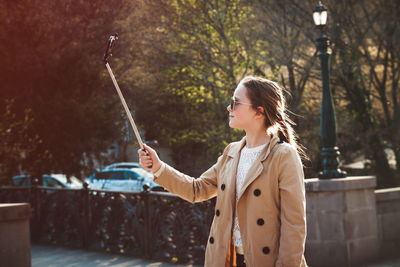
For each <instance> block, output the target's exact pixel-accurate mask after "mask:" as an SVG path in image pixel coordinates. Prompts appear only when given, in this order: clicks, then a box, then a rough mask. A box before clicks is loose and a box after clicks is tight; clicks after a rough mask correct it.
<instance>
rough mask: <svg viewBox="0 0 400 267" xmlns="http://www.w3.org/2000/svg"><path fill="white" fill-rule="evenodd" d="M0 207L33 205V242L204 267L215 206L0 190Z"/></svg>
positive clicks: (155, 195) (140, 196) (144, 197)
mask: <svg viewBox="0 0 400 267" xmlns="http://www.w3.org/2000/svg"><path fill="white" fill-rule="evenodd" d="M0 202H3V203H4V202H6V203H10V202H14V203H15V202H27V203H30V204H31V206H32V217H31V223H30V225H31V235H32V240H33V241H34V242H38V243H51V244H58V245H61V246H70V247H77V248H84V249H91V250H100V251H106V252H112V253H122V254H128V255H132V256H134V257H140V258H146V259H151V260H159V261H164V262H174V263H193V264H203V263H204V253H205V246H206V244H207V236H208V232H209V228H210V225H211V221H212V218H213V216H214V206H215V200H210V201H206V202H202V203H196V204H192V203H189V202H187V201H184V200H182V199H180V198H179V197H177V196H175V195H172V194H169V193H163V192H140V193H136V192H116V191H108V190H91V189H88V188H83V189H55V188H47V187H37V186H35V187H0Z"/></svg>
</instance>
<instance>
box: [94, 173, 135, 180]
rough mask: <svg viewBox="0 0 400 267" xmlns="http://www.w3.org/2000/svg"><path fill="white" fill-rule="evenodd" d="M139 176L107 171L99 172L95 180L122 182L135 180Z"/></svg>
mask: <svg viewBox="0 0 400 267" xmlns="http://www.w3.org/2000/svg"><path fill="white" fill-rule="evenodd" d="M138 177H140V175H139V174H138V173H136V172H133V171H129V172H128V171H109V172H99V173H97V175H96V179H99V180H124V179H137V178H138Z"/></svg>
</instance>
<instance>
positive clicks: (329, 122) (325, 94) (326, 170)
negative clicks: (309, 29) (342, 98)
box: [313, 2, 346, 179]
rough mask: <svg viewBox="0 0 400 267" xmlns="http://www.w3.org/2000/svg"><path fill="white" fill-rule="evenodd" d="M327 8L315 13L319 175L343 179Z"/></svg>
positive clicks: (320, 176)
mask: <svg viewBox="0 0 400 267" xmlns="http://www.w3.org/2000/svg"><path fill="white" fill-rule="evenodd" d="M327 11H328V10H327V8H326V7H325V6H324V5H322V3H321V2H319V4H318V5H317V6H316V7H315V9H314V12H313V19H314V23H315V25H316V26H317V28H319V30H320V35H319V37H318V39H317V49H318V56H319V58H320V61H321V77H322V106H321V123H320V124H321V144H322V149H321V155H322V167H323V170H322V171H321V172H320V173H319V174H318V177H319V178H320V179H331V178H343V177H346V172H344V171H342V170H340V169H339V168H338V165H339V155H340V152H339V148H338V147H337V146H336V118H335V108H334V105H333V101H332V94H331V89H330V86H329V57H330V54H331V51H330V48H329V39H328V36H327V35H326V34H325V32H324V29H325V26H326V21H327V18H328V12H327Z"/></svg>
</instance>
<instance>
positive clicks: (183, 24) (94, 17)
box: [0, 0, 400, 187]
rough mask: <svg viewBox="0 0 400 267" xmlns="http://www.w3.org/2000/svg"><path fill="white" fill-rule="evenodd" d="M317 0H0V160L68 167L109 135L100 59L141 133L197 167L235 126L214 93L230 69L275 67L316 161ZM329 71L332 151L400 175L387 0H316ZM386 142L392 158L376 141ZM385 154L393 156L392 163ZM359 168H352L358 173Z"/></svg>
mask: <svg viewBox="0 0 400 267" xmlns="http://www.w3.org/2000/svg"><path fill="white" fill-rule="evenodd" d="M316 4H317V3H316V2H315V3H313V2H307V3H305V2H304V1H300V0H283V1H277V0H252V1H240V0H231V1H228V0H213V1H211V0H209V1H206V0H203V1H189V0H186V1H184V0H147V1H145V0H135V1H122V0H111V1H95V2H80V1H79V2H76V1H63V2H62V3H53V1H48V0H44V1H43V0H42V1H37V0H23V1H11V2H10V1H6V0H1V1H0V15H1V21H2V27H1V30H0V41H1V42H0V53H1V54H0V55H1V59H2V63H3V64H2V65H1V66H0V67H1V73H2V75H1V91H0V94H1V105H0V118H1V120H0V134H1V136H0V138H1V139H0V140H1V141H0V142H1V144H0V145H1V147H0V158H1V160H0V172H1V173H2V177H4V179H9V177H11V176H10V175H12V174H15V173H17V172H19V171H25V172H35V173H43V172H54V171H60V172H64V173H67V174H77V173H81V172H82V170H92V169H93V160H97V161H101V160H106V159H102V156H101V155H102V152H104V151H105V150H106V149H107V147H108V146H109V145H110V144H111V143H112V142H113V141H115V140H118V139H120V138H121V134H122V131H121V129H122V125H123V120H124V119H125V118H124V117H123V116H122V115H121V114H122V112H121V111H122V109H121V105H120V103H119V99H118V98H117V96H116V94H115V92H114V88H113V87H112V84H111V81H110V79H109V77H108V74H107V72H106V71H105V69H104V66H103V64H102V62H101V57H102V55H103V53H104V49H105V43H106V40H107V38H108V36H109V35H110V34H111V33H114V32H118V33H119V35H120V39H119V41H118V43H117V46H116V48H115V50H114V53H113V54H114V57H113V58H112V60H111V66H112V68H113V70H114V72H115V74H116V76H117V80H118V81H119V83H120V85H121V88H123V91H124V94H125V97H126V98H127V101H128V104H129V106H130V107H131V108H132V109H133V110H134V111H135V116H136V118H137V121H138V122H139V124H140V125H141V126H142V127H143V129H144V130H145V135H146V136H145V137H146V139H147V140H152V139H156V140H158V141H159V143H161V144H162V145H164V146H167V147H169V148H170V149H171V153H172V155H171V156H172V158H173V160H174V162H175V166H176V167H177V168H178V169H180V170H181V171H184V172H186V173H188V174H192V175H198V174H199V173H201V171H204V170H205V169H206V168H208V167H209V166H210V165H211V164H212V163H213V162H215V160H216V158H217V156H218V155H219V154H220V153H221V152H222V150H223V148H224V146H225V145H226V144H227V143H229V142H231V141H234V140H238V139H239V138H241V136H242V135H243V133H242V132H240V131H234V130H232V129H230V128H229V126H228V124H227V111H226V106H227V105H228V103H229V99H230V97H231V95H232V93H233V91H234V89H235V87H236V85H237V83H238V82H239V81H240V79H241V78H243V77H244V76H245V75H249V74H253V75H259V76H263V77H266V78H269V79H273V80H276V81H278V82H279V83H280V84H282V85H284V86H285V88H286V89H287V90H288V91H289V92H290V95H288V99H289V108H290V109H291V111H292V112H293V113H294V114H293V115H292V118H293V119H294V120H295V121H296V123H297V124H298V125H297V127H296V131H297V132H298V135H299V139H300V142H301V143H302V144H303V145H304V146H305V147H306V148H307V153H308V155H309V156H310V158H311V162H308V163H306V165H307V166H308V168H306V174H307V177H315V175H316V172H317V171H318V170H319V158H320V155H319V110H320V98H321V83H320V69H319V62H318V59H317V57H316V48H315V45H314V40H315V39H316V37H317V35H318V33H317V31H316V29H315V28H314V26H313V23H312V15H311V14H312V11H313V8H314V6H315V5H316ZM324 4H326V5H327V6H328V8H329V15H330V17H329V18H328V25H329V31H328V33H329V36H330V37H331V40H332V43H333V45H332V50H333V56H332V64H331V83H332V88H333V91H334V97H335V104H336V110H337V117H338V120H337V122H338V135H339V138H338V142H339V144H338V145H339V146H340V150H341V152H342V157H341V159H342V160H343V163H344V164H346V163H351V162H354V161H355V160H357V159H359V158H362V159H364V162H367V163H368V162H370V164H369V165H368V166H366V168H367V170H366V172H365V173H368V174H377V175H378V181H379V186H380V187H384V186H394V185H396V184H399V176H400V159H399V158H400V141H399V140H400V139H399V136H400V132H399V131H400V128H399V127H400V111H399V98H400V96H399V93H398V86H399V74H400V71H399V55H400V53H399V52H400V51H399V49H400V48H399V47H400V44H399V42H400V33H399V22H398V19H396V18H397V17H398V15H399V14H400V7H399V5H398V3H397V2H396V1H395V0H390V1H383V0H373V1H364V0H357V1H355V0H352V1H342V2H333V1H326V2H325V3H324ZM388 151H392V152H393V157H394V158H393V160H392V161H390V160H389V159H388V157H387V154H388V153H387V152H388ZM393 162H395V163H396V164H397V165H394V164H392V163H393ZM361 174H362V173H361Z"/></svg>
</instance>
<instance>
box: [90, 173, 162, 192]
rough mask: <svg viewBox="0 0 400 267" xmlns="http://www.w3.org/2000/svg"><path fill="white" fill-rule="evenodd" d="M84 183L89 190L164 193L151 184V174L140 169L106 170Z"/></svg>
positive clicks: (158, 187)
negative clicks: (87, 185)
mask: <svg viewBox="0 0 400 267" xmlns="http://www.w3.org/2000/svg"><path fill="white" fill-rule="evenodd" d="M86 182H87V183H88V184H89V187H90V188H91V189H109V190H117V191H118V190H120V191H135V192H141V191H143V190H145V189H146V190H147V189H148V190H150V191H165V190H164V188H163V187H161V186H159V185H157V184H156V183H154V182H153V175H152V174H150V173H148V172H147V171H146V170H144V169H141V168H131V169H124V168H115V169H110V168H106V169H103V170H100V171H98V172H96V173H94V174H92V175H91V176H89V177H88V178H87V179H86Z"/></svg>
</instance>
